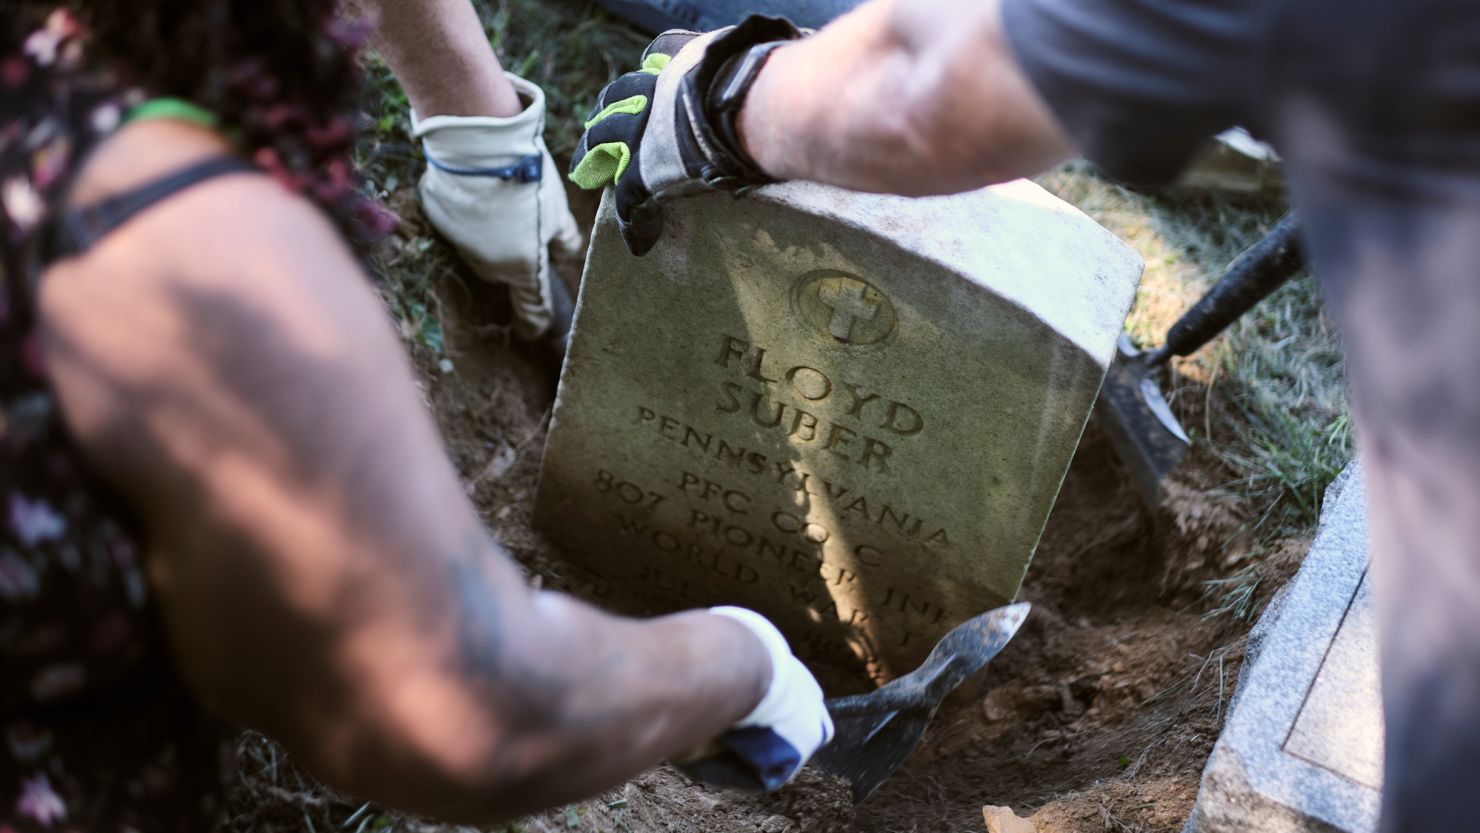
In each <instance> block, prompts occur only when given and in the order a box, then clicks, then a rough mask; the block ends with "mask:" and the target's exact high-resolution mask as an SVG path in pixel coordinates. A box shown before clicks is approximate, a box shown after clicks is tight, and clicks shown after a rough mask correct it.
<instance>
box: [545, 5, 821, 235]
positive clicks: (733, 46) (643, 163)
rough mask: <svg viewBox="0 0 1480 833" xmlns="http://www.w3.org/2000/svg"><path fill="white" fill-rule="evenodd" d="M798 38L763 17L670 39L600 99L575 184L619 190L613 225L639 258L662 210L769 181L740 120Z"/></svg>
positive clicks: (658, 229)
mask: <svg viewBox="0 0 1480 833" xmlns="http://www.w3.org/2000/svg"><path fill="white" fill-rule="evenodd" d="M801 36H802V32H801V30H799V29H797V28H796V27H795V26H793V25H791V24H790V23H789V22H787V21H785V20H782V19H780V18H773V17H762V16H760V15H752V16H750V17H748V18H746V19H745V20H744V21H742V22H741V23H740V24H739V25H738V26H731V27H729V28H726V29H720V30H719V31H716V32H710V33H709V34H706V35H700V34H697V33H694V32H680V31H671V32H664V33H663V34H661V35H659V36H658V39H657V40H655V41H653V42H652V44H650V45H649V46H648V48H647V51H645V52H644V53H643V56H642V69H640V70H638V71H637V72H630V73H628V74H626V75H623V76H622V77H620V78H618V79H617V80H615V81H613V82H612V83H611V84H609V85H608V86H607V87H606V89H604V90H602V91H601V95H600V97H599V98H598V99H597V101H596V108H595V109H594V110H593V111H592V114H591V116H590V118H588V119H587V121H586V133H585V135H584V136H582V137H581V141H580V144H579V145H577V147H576V152H575V155H574V156H573V157H571V174H570V178H571V181H572V182H574V183H575V184H577V185H579V186H580V187H582V188H587V189H595V188H603V187H605V186H606V185H609V184H615V185H616V208H617V224H618V226H619V228H620V229H621V232H622V239H623V240H625V241H626V242H627V248H628V249H630V250H631V251H632V253H633V254H636V255H642V254H646V253H647V251H648V250H649V249H651V248H652V247H653V244H654V243H656V242H657V241H658V237H659V236H660V235H661V234H662V231H663V212H662V203H664V202H666V201H668V200H671V199H675V198H677V197H681V196H685V195H688V194H695V193H699V192H703V191H709V190H715V189H721V190H732V191H733V190H739V189H743V188H747V187H753V186H756V185H762V184H765V183H767V182H772V181H773V180H772V179H771V178H770V177H768V176H766V174H765V172H764V171H762V170H761V169H760V167H759V166H758V165H757V164H756V163H755V160H753V159H751V158H750V156H749V155H748V154H746V153H745V151H744V150H743V149H742V148H741V146H740V138H739V135H738V133H737V132H736V126H735V120H736V118H737V117H738V116H739V112H740V107H741V105H742V104H744V100H745V96H746V94H748V93H749V91H750V85H751V84H752V83H753V82H754V80H755V76H756V74H757V73H758V72H759V71H760V67H761V66H762V65H763V64H764V62H765V59H766V57H767V56H769V55H770V52H771V50H773V49H775V48H776V47H778V46H781V45H783V44H785V43H787V42H789V41H791V40H795V39H796V38H799V37H801Z"/></svg>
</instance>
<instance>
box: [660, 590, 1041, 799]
mask: <svg viewBox="0 0 1480 833" xmlns="http://www.w3.org/2000/svg"><path fill="white" fill-rule="evenodd" d="M1029 607H1031V605H1029V604H1028V603H1027V602H1019V603H1017V604H1012V605H1008V606H1006V607H999V608H997V609H995V610H990V611H987V612H986V613H983V614H981V615H980V616H976V617H974V618H972V619H968V620H966V621H965V622H962V623H961V624H959V625H957V626H956V627H955V628H953V629H952V630H951V632H950V633H947V634H946V635H945V636H943V637H941V640H940V641H939V642H937V643H936V644H935V647H934V648H933V649H931V651H930V656H928V657H926V658H925V661H924V662H923V663H921V664H920V667H919V668H916V669H915V670H914V671H911V672H910V673H908V674H906V675H904V676H903V677H899V678H898V679H895V680H893V681H892V682H890V683H888V684H886V685H884V686H882V687H880V688H878V689H875V690H874V691H871V692H869V693H868V694H858V695H854V696H852V697H835V698H833V699H831V700H828V701H827V711H828V713H829V714H830V715H832V719H833V728H834V732H833V739H832V740H831V741H829V742H828V744H827V745H826V746H824V747H822V749H820V750H818V751H817V754H816V755H814V756H813V758H812V761H811V766H814V767H817V768H818V769H821V770H822V771H823V772H827V773H830V774H832V775H836V776H839V777H841V778H845V779H847V780H848V782H849V783H851V784H852V785H853V801H854V802H855V803H857V802H861V801H863V800H864V799H865V798H868V797H869V795H870V794H871V793H873V791H874V790H875V789H876V788H877V787H878V786H879V785H880V784H882V783H883V782H884V779H886V778H888V777H889V776H890V775H891V774H893V773H894V771H895V770H896V769H899V765H900V764H902V763H904V761H905V758H908V757H909V755H910V753H911V752H913V751H914V750H915V747H916V746H919V745H920V739H921V738H922V737H924V735H925V727H926V726H928V725H929V724H930V720H931V718H933V717H934V716H935V712H936V710H937V709H939V708H940V704H941V701H942V700H944V699H945V697H946V695H947V694H950V693H951V692H952V691H954V690H955V689H956V687H957V686H959V685H961V684H962V683H963V682H965V681H966V680H967V679H968V678H969V677H971V675H973V674H975V673H976V672H978V671H980V670H981V669H982V668H983V667H984V666H986V664H987V663H988V662H990V661H991V660H992V658H993V657H995V656H997V654H998V653H1000V652H1001V651H1002V649H1003V648H1004V647H1005V646H1006V645H1007V643H1008V641H1009V640H1011V639H1012V637H1013V635H1014V634H1016V633H1017V631H1018V628H1019V627H1021V626H1022V624H1023V620H1024V619H1026V618H1027V616H1028V609H1029ZM679 768H680V769H682V770H683V771H685V772H686V773H688V774H689V775H690V777H693V778H695V779H696V780H699V781H704V782H707V783H710V784H719V785H722V786H732V787H740V788H747V789H756V788H758V787H759V783H758V782H757V780H756V778H755V776H754V775H752V774H751V773H750V771H749V769H748V768H747V767H746V766H745V765H744V764H743V763H741V762H740V761H739V759H738V758H735V757H734V756H733V755H729V754H724V755H717V756H712V757H706V758H704V759H703V760H697V761H691V762H689V763H685V764H681V765H680V766H679Z"/></svg>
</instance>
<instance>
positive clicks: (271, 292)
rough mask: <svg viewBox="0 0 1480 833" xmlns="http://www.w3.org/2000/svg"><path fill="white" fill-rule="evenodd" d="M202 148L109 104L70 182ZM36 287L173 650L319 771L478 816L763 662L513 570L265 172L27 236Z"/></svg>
mask: <svg viewBox="0 0 1480 833" xmlns="http://www.w3.org/2000/svg"><path fill="white" fill-rule="evenodd" d="M225 150H226V149H225V147H224V146H223V145H222V144H221V142H220V140H218V139H217V138H215V137H214V136H212V135H211V134H209V133H206V132H204V131H200V130H198V129H196V128H193V127H190V126H187V125H183V124H179V123H166V122H143V123H140V124H137V125H131V126H129V127H127V128H125V129H124V130H123V131H121V132H120V133H119V134H118V135H116V136H115V137H114V138H113V139H111V140H110V141H109V142H108V143H107V144H106V145H104V147H103V148H101V149H100V150H99V151H98V153H97V154H96V155H95V156H94V158H93V159H92V160H91V161H90V163H89V165H88V166H87V168H86V169H85V170H84V173H83V176H82V178H81V181H80V183H79V187H78V189H77V192H76V199H77V200H78V201H80V202H87V201H91V200H93V199H96V198H99V197H101V196H104V195H107V194H109V193H113V192H116V191H118V190H120V189H123V188H127V187H129V186H131V185H134V184H137V183H139V182H142V181H145V180H147V179H149V178H152V177H154V176H157V175H159V174H160V173H163V172H165V171H168V170H172V169H175V168H178V167H181V166H183V165H185V164H188V163H189V162H191V161H194V160H195V159H198V158H200V157H203V156H207V155H216V154H220V153H223V152H225ZM41 313H42V321H43V338H44V346H45V349H46V352H47V355H48V361H49V365H50V368H51V370H52V373H53V377H54V380H55V383H56V386H57V388H58V392H59V394H60V397H61V401H62V405H63V410H64V412H65V414H66V416H67V418H68V421H69V423H70V425H71V426H72V428H73V430H74V432H75V433H76V435H77V436H78V438H79V439H80V441H81V442H82V443H83V446H84V449H85V450H86V451H87V452H88V454H89V456H90V457H91V458H92V459H93V461H94V462H95V464H96V465H97V466H98V467H99V468H100V469H101V470H102V471H103V472H104V474H105V475H106V476H107V477H109V479H110V480H111V481H112V482H113V483H114V484H115V485H116V486H117V487H118V488H119V489H120V491H121V492H122V493H123V494H124V495H125V496H126V497H127V498H128V499H129V500H130V501H131V502H132V503H133V504H134V505H135V506H136V508H137V510H138V512H139V515H140V517H141V519H142V522H143V523H144V525H145V528H146V529H147V531H148V534H149V542H150V545H151V548H152V555H151V561H150V567H151V580H152V582H153V585H154V587H155V588H156V590H157V595H158V597H159V599H160V600H161V604H162V608H163V612H164V615H165V619H166V624H167V628H168V631H169V636H170V638H171V640H172V643H173V648H174V652H175V655H176V657H177V659H178V661H179V663H180V665H181V667H182V668H183V669H184V670H185V673H186V675H187V677H188V678H189V679H190V681H191V683H192V684H193V685H194V686H195V688H196V690H197V691H198V692H199V693H200V694H201V695H202V697H203V698H205V699H206V700H207V701H208V702H209V703H210V704H212V705H213V706H214V707H216V708H217V709H219V710H220V711H221V712H223V713H224V714H226V715H228V716H229V717H232V718H234V719H236V720H239V721H241V722H243V723H246V724H248V725H252V726H256V727H260V728H261V729H263V730H264V731H266V732H268V733H270V734H272V735H274V736H276V737H277V738H279V739H280V740H282V741H283V742H284V743H285V744H286V745H287V746H288V747H289V748H290V749H291V750H292V751H293V752H294V753H295V754H296V755H298V756H299V757H300V758H301V759H302V760H303V761H305V762H306V763H307V764H308V765H309V766H310V768H312V769H313V770H314V771H315V772H317V773H318V774H319V775H320V776H321V777H323V778H325V779H326V780H327V781H329V782H330V783H331V784H333V785H335V786H337V787H339V788H341V789H344V790H346V791H349V792H351V793H355V794H358V795H362V796H365V797H368V798H374V799H376V800H378V801H381V802H384V803H387V804H390V805H392V806H396V807H399V808H403V809H407V810H412V811H417V812H422V813H429V814H433V815H437V816H440V817H443V818H446V819H451V820H458V821H464V820H466V821H475V822H476V821H489V820H492V819H494V818H499V817H506V816H509V815H512V814H516V813H520V812H523V811H526V810H530V809H533V808H537V807H542V806H548V805H550V804H554V803H558V802H563V801H566V800H569V799H573V798H576V797H579V796H583V795H586V794H590V793H592V792H594V791H597V790H599V789H601V788H603V787H606V786H610V785H612V784H615V783H617V782H619V781H621V780H622V779H624V778H626V777H628V776H631V775H633V774H634V773H636V772H638V771H640V770H641V769H643V768H645V767H647V766H649V765H651V764H653V763H654V762H655V761H657V760H659V759H660V758H662V757H664V756H666V755H669V754H671V753H673V752H675V751H677V750H679V749H682V748H686V747H689V746H693V745H696V744H698V743H701V742H703V741H707V740H709V739H711V738H713V737H714V736H716V735H718V734H719V733H720V732H721V731H723V730H724V729H726V728H728V727H729V726H730V725H731V724H733V723H734V722H735V721H736V720H737V719H739V718H741V717H742V716H744V715H745V714H746V712H748V711H749V710H750V709H751V708H752V707H753V706H755V705H756V703H757V702H758V701H759V700H760V698H761V696H762V693H763V692H764V691H765V689H766V686H767V683H768V679H769V674H770V670H769V664H768V661H767V658H766V654H765V651H764V649H763V648H762V646H761V645H760V644H759V642H758V641H757V640H756V639H755V638H754V637H753V636H752V635H750V634H749V633H747V632H746V630H745V629H744V627H742V626H740V625H738V624H736V623H734V622H732V621H730V620H727V619H723V618H720V617H716V616H712V615H709V614H704V613H693V614H683V615H678V616H671V617H667V618H664V619H658V620H654V621H649V622H638V621H632V620H625V619H620V618H616V617H612V616H607V615H605V614H602V613H600V612H598V611H596V610H594V609H591V608H589V607H586V606H584V605H581V604H579V603H577V602H574V601H572V600H570V599H568V598H563V597H560V596H557V595H553V594H536V593H532V592H530V591H529V590H528V589H527V587H526V586H525V583H524V581H523V577H522V575H521V574H520V573H519V571H518V569H517V568H516V567H515V566H514V565H513V564H512V563H511V562H510V561H509V560H508V558H506V557H505V556H504V555H503V554H502V553H501V552H500V551H499V548H498V547H497V546H496V545H495V544H494V543H493V542H492V541H490V540H489V539H488V538H487V537H486V535H485V534H484V532H483V530H482V529H481V527H480V525H479V523H478V519H477V517H476V515H475V513H474V511H473V509H472V507H471V506H470V505H469V503H468V501H467V499H466V497H465V496H464V494H463V490H462V486H461V483H460V482H459V479H458V477H457V475H456V473H455V471H454V470H453V469H452V467H451V465H450V464H449V462H448V460H447V458H446V455H445V452H444V450H443V448H442V446H441V443H440V440H439V438H438V436H437V433H436V430H435V427H434V426H433V424H432V422H431V420H430V419H429V416H428V414H427V413H426V411H425V408H424V407H423V404H422V401H421V398H420V396H419V394H418V391H417V389H416V387H415V384H414V381H413V376H412V373H411V370H410V368H409V366H408V364H407V362H406V359H405V357H404V355H403V354H402V351H401V349H400V345H399V343H398V341H397V339H396V337H395V335H394V332H393V330H392V328H391V327H390V322H389V321H387V320H386V315H385V312H384V309H383V308H382V307H381V305H380V304H379V303H378V302H377V300H376V298H375V297H374V295H373V293H372V292H371V290H370V288H369V283H368V281H367V280H366V278H365V276H364V275H363V273H362V272H361V271H360V269H359V268H358V266H357V265H356V263H355V262H354V260H353V258H352V256H351V254H350V253H349V252H348V251H347V250H346V248H345V246H344V245H343V244H342V243H341V242H340V241H339V240H338V238H337V237H336V235H335V233H334V232H333V231H332V229H331V228H330V226H329V224H328V223H327V221H326V220H325V219H324V218H322V217H321V216H320V215H319V214H318V213H317V212H316V211H315V210H313V209H312V208H311V207H310V206H309V205H308V204H307V203H305V202H304V201H303V200H301V199H299V198H297V197H293V196H290V195H289V194H287V193H286V192H285V191H284V190H283V189H281V188H280V187H278V186H277V185H275V184H273V183H272V182H271V181H269V180H268V179H266V178H265V177H260V176H256V175H240V176H233V177H229V178H224V179H219V180H213V181H211V182H209V183H206V184H204V185H200V186H197V187H195V188H193V189H191V190H189V191H186V192H184V193H182V194H180V195H177V196H175V197H173V198H172V199H170V200H168V201H167V202H165V203H162V204H161V205H159V206H157V207H155V208H153V209H151V210H150V211H148V212H147V213H145V214H143V215H141V216H140V217H138V218H137V219H135V220H133V221H131V222H130V223H128V224H127V225H126V226H125V227H123V228H122V229H120V230H118V231H117V232H115V233H114V234H112V235H110V236H109V237H108V238H106V239H105V240H104V241H103V242H102V243H101V244H100V245H99V246H97V247H96V248H95V249H93V250H92V251H91V252H89V253H88V254H86V255H85V256H83V257H79V258H75V259H72V260H69V261H65V262H63V263H60V264H58V265H56V266H55V267H53V269H52V270H51V271H50V272H49V273H48V274H47V276H46V278H45V281H44V284H43V290H42V310H41Z"/></svg>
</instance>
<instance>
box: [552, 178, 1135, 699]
mask: <svg viewBox="0 0 1480 833" xmlns="http://www.w3.org/2000/svg"><path fill="white" fill-rule="evenodd" d="M1140 271H1141V264H1140V259H1139V258H1138V257H1137V256H1136V254H1135V253H1134V252H1132V251H1131V250H1130V249H1129V248H1128V247H1127V246H1126V245H1124V244H1123V243H1122V242H1121V241H1119V240H1118V239H1116V238H1115V237H1114V236H1112V235H1111V234H1110V233H1109V232H1107V231H1105V230H1104V229H1102V228H1101V227H1100V226H1098V225H1096V224H1095V223H1094V222H1093V221H1091V220H1090V219H1089V218H1088V217H1086V216H1085V215H1083V214H1081V213H1080V212H1078V211H1077V210H1075V209H1074V208H1072V207H1070V206H1069V205H1067V204H1065V203H1063V202H1060V201H1059V200H1057V199H1055V198H1053V197H1051V196H1050V195H1049V194H1047V192H1045V191H1043V190H1042V189H1040V188H1039V187H1037V186H1036V185H1033V184H1031V183H1027V182H1016V183H1011V184H1007V185H1003V186H999V187H996V188H992V189H988V190H984V191H979V192H974V193H970V194H966V195H961V196H954V197H946V198H931V199H922V200H909V199H905V198H900V197H884V196H877V195H864V194H858V193H854V192H849V191H842V190H838V189H833V188H826V187H822V186H818V185H812V184H805V183H788V184H783V185H775V186H769V187H766V188H762V189H759V190H758V191H754V192H751V193H750V194H747V195H745V196H743V197H739V198H737V197H734V196H731V195H728V194H711V195H706V196H700V197H694V198H690V199H686V200H683V201H680V202H678V203H675V204H672V205H671V206H670V207H669V208H668V209H667V214H666V227H665V232H664V237H663V239H662V240H660V241H659V243H658V244H657V246H656V247H655V248H654V249H653V250H652V251H651V252H650V253H649V254H648V255H646V256H645V257H641V258H638V257H633V256H632V255H631V254H629V253H628V252H627V250H626V248H625V247H624V246H623V244H622V241H621V239H620V237H619V235H618V233H617V228H616V222H615V218H614V215H613V210H612V206H611V201H610V195H608V197H607V199H606V200H605V201H603V203H602V208H601V210H600V213H599V216H598V219H597V223H596V229H595V232H594V235H593V239H592V244H591V250H590V254H589V256H588V259H587V262H586V270H585V276H584V280H583V284H582V289H581V293H580V298H579V301H578V306H577V312H576V320H575V327H574V331H573V335H572V340H571V344H570V349H569V352H568V354H567V357H566V361H565V368H564V371H563V374H562V378H561V383H560V390H559V393H558V394H557V397H556V405H555V411H554V417H553V420H552V424H551V428H550V435H549V441H548V446H547V449H546V454H545V460H544V470H543V473H542V481H541V485H540V493H539V498H538V504H537V514H536V520H537V522H538V523H539V524H540V526H541V527H542V528H543V529H545V530H546V531H547V532H548V533H549V534H550V535H551V536H552V537H554V538H555V539H556V541H558V542H559V543H561V544H563V545H564V547H565V548H566V551H567V553H568V554H569V556H570V557H571V558H572V559H578V560H579V561H581V562H583V563H584V564H585V565H587V566H588V567H590V568H593V569H595V570H597V571H598V572H600V573H602V574H604V575H606V576H608V577H609V578H610V579H611V583H612V585H613V587H615V588H618V589H615V590H613V595H614V596H617V595H621V596H630V595H631V594H632V593H646V594H648V595H652V594H658V596H659V598H662V599H664V600H665V601H664V603H665V604H668V605H670V606H673V607H680V606H682V607H692V606H695V605H709V604H715V603H732V604H740V605H747V606H750V607H752V608H755V609H756V610H759V611H761V612H762V613H765V614H766V615H768V616H770V617H771V618H772V619H773V620H774V621H776V622H777V623H778V625H780V626H781V627H782V629H783V630H785V631H786V632H787V633H788V635H789V636H790V637H791V639H792V641H793V643H794V645H796V646H797V647H798V649H799V651H800V652H802V653H803V654H804V655H810V656H811V657H812V658H815V659H824V658H825V657H824V655H835V652H839V653H840V652H841V651H840V649H845V648H846V649H847V651H848V652H850V653H851V654H852V655H854V656H856V657H859V658H862V659H863V660H864V661H866V662H868V663H870V664H871V666H872V670H874V671H876V672H877V673H879V674H880V675H888V674H890V673H897V672H899V671H900V670H907V668H908V667H912V666H913V665H914V663H915V662H916V661H918V660H919V659H920V658H922V657H923V655H924V653H925V652H926V651H928V650H929V648H930V647H931V645H932V644H933V643H934V641H935V639H936V638H937V637H938V636H940V635H942V634H944V633H945V632H946V631H947V630H949V629H950V628H951V626H952V625H954V624H956V623H958V622H960V621H962V620H964V619H966V618H969V617H971V616H973V615H975V614H977V613H980V612H982V611H984V610H986V609H988V608H991V607H994V606H997V605H1000V604H1004V603H1006V602H1008V601H1010V600H1011V599H1012V598H1013V596H1014V595H1015V594H1016V593H1017V590H1018V585H1019V584H1020V582H1021V581H1022V577H1023V573H1024V571H1025V570H1026V569H1027V566H1028V561H1029V559H1030V557H1031V556H1032V553H1033V548H1034V546H1035V545H1036V542H1037V540H1038V536H1039V534H1040V532H1041V531H1042V528H1043V525H1044V521H1045V519H1046V518H1047V516H1048V512H1049V509H1050V508H1051V507H1052V505H1053V501H1054V498H1055V496H1056V494H1057V492H1058V488H1059V484H1060V482H1061V480H1062V479H1063V476H1064V472H1065V470H1066V468H1067V466H1068V463H1069V459H1070V457H1071V455H1072V454H1073V452H1074V449H1075V446H1076V444H1077V443H1078V441H1079V437H1080V434H1081V432H1082V430H1083V428H1084V424H1085V420H1086V418H1087V416H1088V414H1089V411H1090V407H1091V405H1092V404H1093V403H1094V401H1095V396H1096V393H1097V391H1098V389H1099V386H1100V382H1101V380H1102V378H1103V376H1104V373H1105V368H1106V364H1107V362H1109V361H1110V358H1111V356H1112V354H1113V352H1114V348H1115V341H1116V337H1117V335H1118V334H1119V333H1120V330H1121V324H1122V322H1123V320H1124V318H1125V315H1126V312H1127V309H1128V308H1129V305H1130V302H1131V299H1132V296H1133V294H1134V292H1135V288H1136V284H1137V281H1138V279H1139V276H1140Z"/></svg>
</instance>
